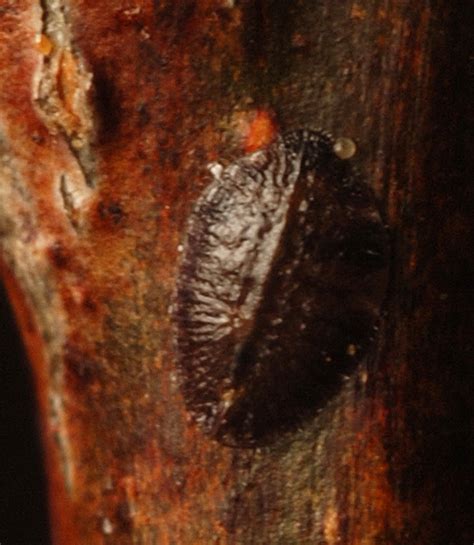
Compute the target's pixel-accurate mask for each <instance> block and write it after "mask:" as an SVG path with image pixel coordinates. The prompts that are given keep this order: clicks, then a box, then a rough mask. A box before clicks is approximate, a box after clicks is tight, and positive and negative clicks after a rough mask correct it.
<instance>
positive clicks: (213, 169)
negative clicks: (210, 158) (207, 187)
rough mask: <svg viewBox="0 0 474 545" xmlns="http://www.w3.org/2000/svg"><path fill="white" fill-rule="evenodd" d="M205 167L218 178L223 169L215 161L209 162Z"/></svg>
mask: <svg viewBox="0 0 474 545" xmlns="http://www.w3.org/2000/svg"><path fill="white" fill-rule="evenodd" d="M207 169H208V170H209V172H210V173H211V174H212V175H213V176H214V178H216V179H219V178H220V177H221V174H222V172H223V171H224V167H223V166H222V165H221V164H220V163H217V162H213V163H209V164H208V165H207Z"/></svg>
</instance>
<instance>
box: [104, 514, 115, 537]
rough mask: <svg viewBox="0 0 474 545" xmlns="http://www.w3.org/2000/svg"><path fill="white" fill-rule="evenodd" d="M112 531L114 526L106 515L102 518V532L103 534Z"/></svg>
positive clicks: (108, 533)
mask: <svg viewBox="0 0 474 545" xmlns="http://www.w3.org/2000/svg"><path fill="white" fill-rule="evenodd" d="M113 531H114V526H113V524H112V523H111V522H110V519H109V518H107V517H104V518H103V519H102V532H103V533H104V534H105V535H110V534H111V533H113Z"/></svg>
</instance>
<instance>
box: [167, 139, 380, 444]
mask: <svg viewBox="0 0 474 545" xmlns="http://www.w3.org/2000/svg"><path fill="white" fill-rule="evenodd" d="M212 174H213V180H212V181H211V182H210V183H209V185H208V186H207V187H206V189H205V190H204V192H203V193H202V195H201V196H200V198H199V199H198V201H197V203H196V205H195V207H194V210H193V212H192V213H191V215H190V217H189V221H188V225H187V231H186V237H185V240H184V243H183V252H182V259H181V263H180V268H179V273H178V278H177V285H176V298H175V302H174V310H173V320H174V323H175V341H176V352H177V367H178V369H179V374H180V380H181V389H182V392H183V395H184V399H185V402H186V406H187V409H188V410H189V412H190V413H191V415H192V416H193V417H194V419H195V420H196V421H197V422H198V423H199V425H200V426H201V428H202V429H203V430H204V431H205V432H206V433H208V434H209V435H211V436H212V437H214V438H215V439H217V440H218V441H220V442H221V443H223V444H226V445H230V446H236V447H239V446H241V447H252V446H258V445H261V444H265V443H267V442H268V441H270V440H271V438H272V437H274V436H275V435H276V434H281V433H284V432H287V431H289V430H291V429H292V428H294V427H297V426H298V424H299V423H300V422H301V421H302V420H303V419H305V418H309V417H311V415H314V414H315V412H316V411H317V410H318V409H319V408H321V407H322V406H324V404H325V403H326V402H327V400H328V399H329V398H330V397H331V396H332V395H334V393H335V392H336V391H337V389H338V387H340V384H341V382H342V377H343V376H344V375H347V373H349V372H350V371H351V370H352V369H354V367H355V366H356V365H357V363H359V362H360V361H361V360H362V358H364V356H365V355H366V354H367V351H368V349H369V347H370V345H371V343H372V341H373V338H374V332H375V326H376V324H377V320H378V318H379V314H380V306H381V303H382V300H383V297H384V294H385V290H386V283H387V268H388V240H387V232H386V229H385V227H384V225H383V222H382V220H381V217H380V214H379V212H378V210H377V208H376V205H375V199H374V196H373V193H372V191H371V189H370V187H369V186H368V185H367V184H366V183H365V181H364V180H362V179H361V177H360V176H359V175H358V174H357V173H355V171H354V169H353V168H352V166H351V164H350V162H349V161H348V160H345V159H343V158H341V157H339V156H338V155H337V146H336V149H335V141H334V140H333V139H332V138H331V137H329V136H328V135H327V134H325V133H322V132H317V131H311V130H299V131H293V132H290V133H288V134H286V135H283V136H280V137H278V139H277V140H275V141H274V142H273V143H271V144H270V145H268V146H267V147H266V148H264V149H261V150H259V151H256V152H254V153H251V154H248V155H245V156H243V157H241V158H239V159H237V160H236V161H234V162H233V163H231V164H229V165H228V166H226V167H218V168H214V169H212Z"/></svg>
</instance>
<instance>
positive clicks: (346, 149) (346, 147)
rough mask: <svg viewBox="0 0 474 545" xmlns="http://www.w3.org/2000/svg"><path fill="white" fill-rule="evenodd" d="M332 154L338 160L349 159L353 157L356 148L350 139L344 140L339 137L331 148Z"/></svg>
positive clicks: (342, 137)
mask: <svg viewBox="0 0 474 545" xmlns="http://www.w3.org/2000/svg"><path fill="white" fill-rule="evenodd" d="M333 150H334V153H335V154H336V155H337V156H338V157H339V159H350V158H351V157H353V156H354V155H355V152H356V151H357V146H356V144H355V142H354V140H352V139H351V138H345V137H344V136H341V137H340V138H338V139H337V140H336V142H335V143H334V147H333Z"/></svg>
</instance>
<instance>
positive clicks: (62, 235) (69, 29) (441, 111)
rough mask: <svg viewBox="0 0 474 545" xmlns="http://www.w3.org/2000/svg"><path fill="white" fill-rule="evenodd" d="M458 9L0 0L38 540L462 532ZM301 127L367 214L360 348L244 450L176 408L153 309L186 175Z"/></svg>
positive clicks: (2, 171) (445, 540)
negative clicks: (365, 352)
mask: <svg viewBox="0 0 474 545" xmlns="http://www.w3.org/2000/svg"><path fill="white" fill-rule="evenodd" d="M469 11H470V9H469V2H465V3H463V2H460V3H455V2H451V1H448V0H440V1H433V2H428V1H421V2H408V1H407V0H401V1H393V0H392V1H386V2H378V1H374V0H361V1H359V2H357V3H356V2H353V1H349V0H347V1H346V0H342V1H337V2H335V1H333V0H321V1H317V2H316V1H313V0H295V1H287V0H273V1H272V0H242V1H231V0H200V1H197V0H194V1H191V0H180V1H176V0H163V1H157V0H156V1H154V2H153V1H152V0H135V1H125V0H118V1H117V0H104V1H101V2H97V1H96V0H41V1H40V0H36V1H33V0H3V1H2V2H0V51H1V53H0V55H1V57H0V80H1V84H0V85H1V95H0V154H1V159H0V184H1V185H0V233H1V243H2V260H3V265H2V275H3V280H4V282H5V285H6V287H7V289H8V293H9V296H10V298H11V301H12V303H13V305H14V307H15V311H16V314H17V317H18V321H19V324H20V326H21V330H22V333H23V337H24V340H25V344H26V346H27V348H28V351H29V355H30V359H31V363H32V366H33V369H34V377H35V381H36V388H37V397H38V410H39V411H40V415H41V422H42V435H43V440H44V441H43V442H44V449H45V453H46V460H47V474H48V480H49V491H50V504H51V517H52V528H53V534H54V540H55V544H56V545H66V544H74V545H80V544H84V545H86V544H87V545H94V544H103V543H110V544H112V543H113V544H114V545H122V544H123V545H129V544H131V543H136V544H147V545H155V544H156V545H157V544H160V545H164V544H169V545H171V544H175V545H178V544H179V545H191V544H192V545H197V544H202V545H204V544H206V545H207V544H209V543H216V544H217V543H219V544H220V545H225V544H235V545H237V544H239V545H250V544H252V545H258V544H262V545H263V544H265V545H269V544H272V545H277V544H279V545H283V544H284V545H291V544H294V545H309V544H315V545H323V544H324V545H335V544H339V543H344V544H357V545H362V544H364V545H365V544H370V545H372V544H382V543H383V544H402V543H403V544H407V543H409V544H411V545H415V544H416V545H433V544H443V545H447V544H453V545H459V544H463V543H466V544H467V543H470V542H471V541H472V539H473V537H474V531H473V530H474V528H473V520H474V517H472V510H471V509H470V507H472V504H471V506H470V501H472V500H470V498H472V485H473V482H472V475H471V472H470V463H471V461H472V459H474V457H473V454H474V453H473V442H472V434H471V425H472V420H471V417H472V404H473V401H472V400H473V396H472V395H470V393H469V388H470V387H471V386H472V376H471V375H470V374H469V368H470V362H471V361H472V333H473V330H472V320H471V319H469V310H470V305H471V303H472V300H471V299H472V285H471V284H472V278H473V267H472V265H473V251H472V247H471V246H470V244H471V243H470V228H471V217H472V200H471V198H472V185H471V184H470V183H469V182H470V179H469V177H468V166H469V165H468V161H467V157H468V155H469V154H468V146H469V145H470V143H471V142H469V141H468V139H467V127H468V123H469V122H470V120H472V110H471V109H470V108H471V101H470V97H469V89H470V85H472V73H473V70H472V58H471V65H469V59H470V52H469V48H470V45H471V44H470V43H469V40H470V35H471V34H472V23H471V22H470V21H469V19H470V17H469V15H470V14H469ZM297 128H312V129H317V128H322V129H325V130H328V131H330V132H332V133H333V134H334V135H335V136H346V137H350V138H351V139H352V140H354V141H355V142H356V144H357V153H356V156H355V158H354V162H355V164H356V165H357V167H358V168H359V169H360V170H361V171H362V172H363V173H364V175H365V176H366V178H367V179H368V180H369V181H370V184H371V185H372V187H373V188H374V191H375V192H376V194H377V196H378V197H379V199H380V202H381V210H382V213H383V214H384V217H385V221H386V222H387V224H388V225H389V227H390V233H391V242H392V260H391V261H392V266H391V279H390V287H389V290H388V293H387V298H386V301H385V313H384V319H383V321H382V323H381V325H380V329H381V335H380V336H379V341H378V345H377V349H376V350H375V352H374V353H373V355H372V356H371V357H370V358H367V359H366V360H365V361H364V362H363V363H362V364H360V365H359V366H358V367H357V370H356V371H355V372H354V373H352V374H351V375H350V377H349V380H347V381H346V382H345V383H344V385H343V387H342V388H341V390H340V391H339V392H338V393H337V395H336V396H335V397H334V398H333V399H332V401H331V402H330V403H328V404H327V405H326V406H325V407H324V409H323V410H322V411H321V412H320V413H318V414H317V415H315V416H314V418H312V419H310V420H309V421H307V422H305V424H304V425H303V426H301V428H300V429H297V430H295V431H294V433H293V435H292V437H291V441H288V438H287V437H285V438H282V439H281V441H279V440H278V439H277V440H276V441H274V442H273V443H272V444H271V445H268V446H265V447H263V448H259V449H238V448H237V449H234V448H228V447H225V446H223V445H220V444H219V443H217V442H215V441H213V440H212V439H210V438H208V437H206V436H204V435H203V434H202V433H201V431H200V430H199V428H198V427H196V426H195V425H194V424H193V423H192V422H190V421H189V419H188V417H187V413H186V410H185V406H184V402H183V399H182V395H181V393H180V391H179V388H178V385H177V380H176V378H177V377H176V367H175V357H174V352H173V343H172V328H171V323H170V317H169V316H170V314H169V307H170V304H171V303H172V297H173V290H174V285H175V276H176V271H177V263H178V258H179V251H178V245H179V244H180V242H181V241H182V240H183V236H184V230H185V225H186V219H187V217H188V215H189V212H190V210H191V207H192V205H193V202H195V199H196V198H197V196H198V195H199V194H200V192H201V190H202V189H203V188H204V187H205V185H206V184H207V183H208V180H209V178H208V176H207V165H208V164H209V163H210V162H211V161H214V160H216V159H222V160H229V161H230V160H233V159H235V157H238V156H239V155H242V153H244V151H248V150H249V149H255V147H258V145H259V144H260V143H265V142H266V141H268V140H269V139H270V138H271V136H272V135H273V133H274V132H275V131H276V130H278V131H288V130H293V129H297Z"/></svg>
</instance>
